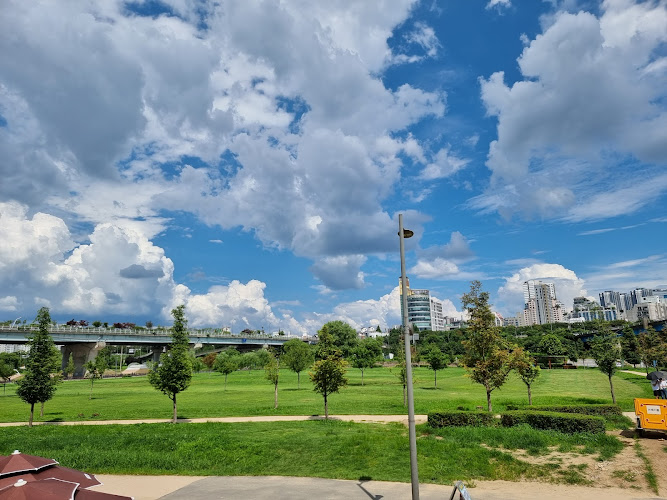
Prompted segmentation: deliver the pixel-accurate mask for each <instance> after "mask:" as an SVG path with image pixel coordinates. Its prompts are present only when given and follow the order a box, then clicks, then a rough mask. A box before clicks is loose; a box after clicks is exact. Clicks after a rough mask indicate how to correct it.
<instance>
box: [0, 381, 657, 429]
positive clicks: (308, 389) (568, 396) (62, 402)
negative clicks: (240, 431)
mask: <svg viewBox="0 0 667 500" xmlns="http://www.w3.org/2000/svg"><path fill="white" fill-rule="evenodd" d="M414 372H415V383H414V388H415V390H414V394H415V412H416V413H418V414H421V413H428V412H429V411H433V410H441V409H456V408H458V407H464V408H467V409H471V410H474V409H475V407H477V406H482V407H484V408H486V395H485V392H484V388H483V387H482V386H481V385H479V384H473V383H472V382H471V381H470V379H468V378H467V377H466V375H465V371H464V370H463V369H461V368H447V369H445V370H442V371H439V372H438V388H437V389H435V388H434V387H433V372H432V371H430V370H428V369H427V368H416V369H415V370H414ZM348 375H349V379H350V384H349V386H348V387H346V388H344V389H342V390H341V392H340V393H339V394H334V395H332V396H331V397H330V400H329V412H330V413H331V414H379V415H381V414H402V413H406V412H407V411H406V409H405V408H404V407H403V394H402V387H401V386H400V385H399V382H398V378H397V377H396V375H395V371H394V372H392V370H390V369H389V368H375V369H372V370H366V373H365V377H364V382H365V385H364V386H362V385H361V376H360V372H359V370H355V369H350V370H349V371H348ZM613 380H614V389H615V393H616V398H617V401H618V403H619V404H620V405H621V406H622V407H623V408H624V409H625V410H631V409H632V408H633V403H632V401H633V399H634V398H636V397H651V396H652V393H651V391H650V385H649V383H648V381H646V380H645V379H643V377H640V376H636V375H629V374H620V376H615V377H614V379H613ZM223 381H224V377H223V376H222V375H220V374H218V373H212V374H209V373H200V374H196V375H195V376H194V378H193V381H192V384H191V386H190V387H189V388H188V389H187V390H186V391H185V392H183V393H181V394H180V395H179V396H178V410H179V411H178V413H179V417H181V418H198V417H223V416H252V415H316V414H323V413H324V407H323V400H322V397H321V396H320V395H319V394H317V393H315V392H313V390H312V385H311V383H310V380H309V378H308V374H307V373H302V374H301V388H300V389H299V390H297V378H296V374H294V373H292V372H290V371H288V370H285V369H283V370H281V379H280V385H279V407H278V409H277V410H274V409H273V386H272V385H271V383H269V382H268V381H267V380H265V379H264V371H263V370H254V371H241V372H235V373H232V374H231V375H229V377H228V380H227V389H226V390H224V387H223ZM6 390H7V392H6V395H3V393H2V392H0V421H3V422H19V421H27V419H28V415H29V407H28V405H27V404H25V403H23V402H22V401H21V400H20V399H19V398H18V397H17V396H16V394H15V390H16V389H15V385H14V384H10V385H8V386H7V387H6ZM89 390H90V382H89V381H88V380H73V381H65V382H63V383H62V384H60V385H59V386H58V390H57V392H56V394H55V396H54V397H53V399H52V400H51V401H49V402H47V403H46V406H45V414H44V418H39V416H38V409H37V411H36V413H37V417H36V420H37V421H40V420H47V421H76V420H90V419H91V418H94V419H96V420H110V419H138V418H170V417H171V401H170V400H169V399H168V398H167V397H166V396H164V395H163V394H161V393H160V392H158V391H156V390H155V389H153V388H152V387H151V386H150V384H149V383H148V379H147V378H146V377H133V378H119V379H104V380H101V381H99V380H98V381H96V382H95V386H94V390H93V399H92V400H90V399H88V395H89ZM532 392H533V404H568V403H611V395H610V391H609V382H608V380H607V377H606V376H605V375H603V374H602V373H600V372H599V371H598V370H595V369H586V370H583V369H579V370H543V371H542V375H541V376H540V378H539V379H538V380H537V381H536V383H535V384H534V385H533V391H532ZM492 402H493V408H494V410H496V411H502V410H504V409H505V407H506V406H507V405H522V404H527V392H526V387H525V385H524V384H523V383H522V382H521V381H520V380H519V379H518V378H516V377H515V376H514V375H512V376H510V379H509V381H508V383H507V384H506V385H504V386H503V387H502V388H501V389H499V390H496V391H494V392H493V395H492ZM93 414H99V416H96V417H92V415H93ZM80 415H82V416H80Z"/></svg>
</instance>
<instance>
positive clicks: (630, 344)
mask: <svg viewBox="0 0 667 500" xmlns="http://www.w3.org/2000/svg"><path fill="white" fill-rule="evenodd" d="M621 357H622V358H623V359H624V360H625V362H626V363H629V364H631V365H632V366H636V365H638V364H639V363H641V361H642V358H641V354H640V352H639V339H638V338H637V335H635V332H634V331H633V330H632V327H631V326H630V325H625V326H624V327H623V330H622V333H621Z"/></svg>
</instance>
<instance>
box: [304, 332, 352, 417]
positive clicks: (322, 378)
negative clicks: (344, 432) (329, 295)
mask: <svg viewBox="0 0 667 500" xmlns="http://www.w3.org/2000/svg"><path fill="white" fill-rule="evenodd" d="M317 358H318V361H315V364H313V367H312V371H310V372H309V375H310V380H311V381H312V382H313V385H314V387H313V390H314V391H315V392H317V393H319V394H321V395H322V397H323V398H324V418H325V420H329V404H328V401H329V396H330V395H331V394H334V393H336V392H338V391H339V390H340V389H341V388H343V387H345V386H346V385H347V378H346V377H345V368H346V366H347V363H346V362H345V360H344V359H343V356H342V353H341V351H340V349H338V348H337V347H336V345H335V344H334V337H333V335H332V334H331V333H329V332H328V331H327V330H326V329H324V328H322V330H320V335H319V342H318V345H317Z"/></svg>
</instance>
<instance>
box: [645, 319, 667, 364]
mask: <svg viewBox="0 0 667 500" xmlns="http://www.w3.org/2000/svg"><path fill="white" fill-rule="evenodd" d="M666 353H667V343H666V342H665V341H664V339H663V337H662V335H660V333H659V332H656V331H655V329H654V328H653V327H652V326H651V325H649V326H648V327H647V328H646V330H645V331H643V332H642V333H640V334H639V354H640V356H641V360H642V362H643V363H644V366H646V373H648V371H649V367H653V366H655V367H656V368H659V367H661V366H663V365H664V364H665V354H666Z"/></svg>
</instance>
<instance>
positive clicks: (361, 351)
mask: <svg viewBox="0 0 667 500" xmlns="http://www.w3.org/2000/svg"><path fill="white" fill-rule="evenodd" d="M351 358H352V366H354V367H355V368H359V370H361V385H364V370H366V368H373V367H374V366H375V363H377V362H378V361H380V360H381V359H382V344H381V343H380V341H379V340H377V339H373V338H370V337H367V338H365V339H362V340H360V341H359V343H358V344H357V346H356V347H355V348H354V349H353V350H352V356H351Z"/></svg>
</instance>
